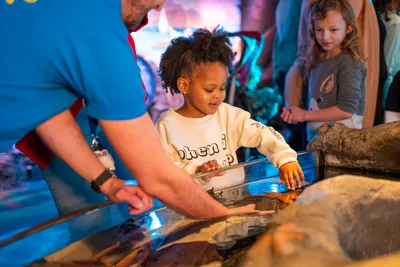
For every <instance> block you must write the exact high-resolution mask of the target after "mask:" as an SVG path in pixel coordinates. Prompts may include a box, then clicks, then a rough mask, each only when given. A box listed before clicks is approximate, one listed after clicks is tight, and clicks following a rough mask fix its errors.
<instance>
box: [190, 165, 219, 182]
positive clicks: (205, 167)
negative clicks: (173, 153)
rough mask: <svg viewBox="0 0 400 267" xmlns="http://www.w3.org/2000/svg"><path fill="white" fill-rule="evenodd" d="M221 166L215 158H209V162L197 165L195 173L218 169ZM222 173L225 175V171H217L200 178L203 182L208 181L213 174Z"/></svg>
mask: <svg viewBox="0 0 400 267" xmlns="http://www.w3.org/2000/svg"><path fill="white" fill-rule="evenodd" d="M221 168H222V167H221V165H219V164H218V162H217V161H216V160H210V161H209V162H207V163H204V164H203V165H200V166H198V167H197V169H196V172H195V173H199V172H210V171H215V170H218V169H221ZM222 175H225V172H218V173H215V174H210V175H207V176H204V177H202V178H201V180H203V181H204V182H208V181H210V179H211V178H213V177H215V176H222Z"/></svg>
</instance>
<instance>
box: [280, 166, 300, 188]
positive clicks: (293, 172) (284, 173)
mask: <svg viewBox="0 0 400 267" xmlns="http://www.w3.org/2000/svg"><path fill="white" fill-rule="evenodd" d="M279 176H280V178H281V179H280V180H279V182H278V184H282V183H283V182H285V184H286V187H287V188H288V189H289V190H295V189H296V187H295V185H294V179H293V178H295V179H296V183H297V187H298V188H301V182H304V174H303V170H302V169H301V167H300V165H299V163H298V162H297V161H292V162H288V163H286V164H283V165H282V166H281V167H280V168H279ZM299 176H300V178H299Z"/></svg>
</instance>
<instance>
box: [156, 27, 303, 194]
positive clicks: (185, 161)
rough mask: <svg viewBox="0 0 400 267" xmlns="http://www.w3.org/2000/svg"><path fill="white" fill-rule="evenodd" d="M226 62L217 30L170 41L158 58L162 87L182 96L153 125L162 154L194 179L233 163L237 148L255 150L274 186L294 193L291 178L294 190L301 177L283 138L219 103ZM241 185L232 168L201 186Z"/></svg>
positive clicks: (228, 56) (226, 49) (225, 43)
mask: <svg viewBox="0 0 400 267" xmlns="http://www.w3.org/2000/svg"><path fill="white" fill-rule="evenodd" d="M232 58H233V53H232V50H231V48H230V41H229V39H228V37H227V34H226V32H223V31H221V30H218V29H215V30H214V31H213V32H210V31H208V30H205V29H198V30H196V31H195V32H194V33H193V35H191V36H190V37H179V38H176V39H174V40H172V42H171V44H170V46H169V47H168V48H167V50H166V51H165V53H164V54H163V55H162V56H161V62H160V70H159V74H160V76H161V80H162V82H163V87H164V88H165V90H166V91H167V92H168V91H169V92H170V93H172V94H174V93H182V94H183V96H184V104H183V106H182V107H180V108H178V109H170V110H168V111H167V112H165V113H164V114H162V115H161V116H160V118H159V120H158V122H157V128H158V131H159V133H160V136H161V142H162V144H163V146H164V148H165V150H166V152H167V154H168V155H169V156H170V158H171V159H172V160H173V161H174V162H175V164H176V165H178V166H179V167H181V168H183V169H184V170H186V171H187V172H188V173H189V174H194V173H199V172H206V171H211V170H216V169H219V168H221V167H222V166H228V165H231V164H236V163H238V161H237V156H236V150H237V149H238V148H239V147H256V148H257V149H258V150H259V151H260V152H261V153H263V154H264V155H266V156H267V157H268V159H269V160H270V162H271V163H272V164H273V165H274V166H276V167H277V168H279V170H280V175H281V180H280V183H283V182H285V183H286V186H287V187H288V188H289V189H295V184H294V181H293V178H295V179H296V182H297V186H298V187H300V186H301V182H300V179H301V180H303V181H304V177H303V172H302V170H301V168H300V166H299V164H298V162H297V159H296V157H297V153H296V152H295V151H294V150H292V149H291V148H290V147H289V145H288V144H286V143H285V141H284V139H283V137H282V136H281V135H280V134H279V133H277V132H276V131H275V130H274V129H272V128H271V127H267V126H265V125H263V124H261V123H259V122H257V121H254V120H252V119H251V118H250V114H249V113H248V112H245V111H244V110H242V109H239V108H236V107H233V106H230V105H228V104H226V103H223V101H224V99H225V96H226V93H225V86H226V82H227V78H228V68H229V67H230V65H231V62H232ZM299 176H300V178H299ZM243 181H244V174H243V170H241V169H238V170H232V171H229V172H228V174H225V173H219V175H217V176H214V177H213V178H212V179H207V180H203V181H202V183H203V184H204V187H205V189H210V188H212V187H214V189H221V188H224V187H228V186H233V185H236V184H239V183H241V182H243Z"/></svg>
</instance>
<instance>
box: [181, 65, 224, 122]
mask: <svg viewBox="0 0 400 267" xmlns="http://www.w3.org/2000/svg"><path fill="white" fill-rule="evenodd" d="M227 79H228V69H227V67H226V66H225V65H224V64H222V63H220V62H207V63H201V64H200V65H199V66H198V67H197V69H195V70H194V74H193V77H192V79H190V80H187V79H184V78H179V79H178V87H179V89H180V91H181V92H182V93H183V95H184V98H185V104H184V106H183V108H184V109H185V110H186V112H185V115H187V116H190V117H192V118H201V117H204V116H205V115H212V114H214V113H215V112H216V111H217V108H218V107H219V105H220V104H221V103H222V102H223V101H224V99H225V97H226V91H225V86H226V82H227Z"/></svg>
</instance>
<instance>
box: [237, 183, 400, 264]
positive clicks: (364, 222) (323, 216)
mask: <svg viewBox="0 0 400 267" xmlns="http://www.w3.org/2000/svg"><path fill="white" fill-rule="evenodd" d="M399 206H400V183H399V182H394V181H387V180H377V179H371V178H365V177H360V176H349V175H343V176H338V177H336V178H332V179H327V180H325V181H322V182H320V183H318V184H316V185H313V186H311V187H309V188H307V189H306V190H305V191H304V192H303V193H302V194H301V195H300V197H299V198H298V199H297V201H296V202H295V203H294V204H293V205H291V206H289V207H288V208H287V209H285V210H284V211H282V212H281V213H279V214H278V215H276V216H275V217H274V219H273V220H272V222H271V224H270V227H269V228H268V229H267V232H266V233H265V234H264V235H263V236H262V237H261V238H260V239H259V240H258V241H257V243H255V244H254V245H253V246H252V247H251V248H250V250H249V251H248V252H247V254H246V256H245V257H244V258H243V261H242V263H241V264H240V266H246V267H247V266H266V267H268V266H274V267H286V266H287V267H289V266H290V267H292V266H297V267H314V266H326V267H331V266H332V267H333V266H345V265H347V264H350V263H353V262H354V261H358V260H361V259H370V258H373V257H378V256H382V255H386V254H389V253H392V252H394V251H396V250H399V249H400V209H399ZM374 266H375V265H374Z"/></svg>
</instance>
